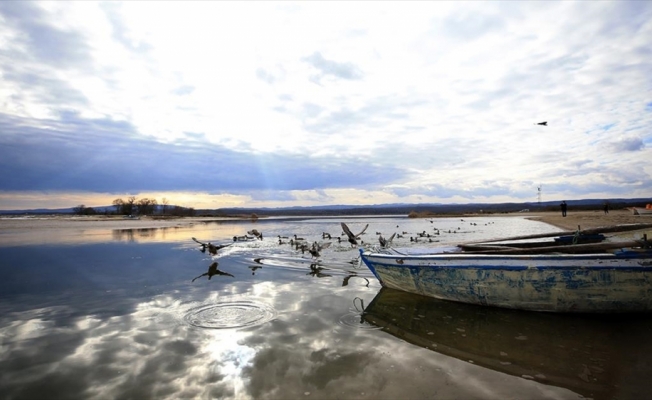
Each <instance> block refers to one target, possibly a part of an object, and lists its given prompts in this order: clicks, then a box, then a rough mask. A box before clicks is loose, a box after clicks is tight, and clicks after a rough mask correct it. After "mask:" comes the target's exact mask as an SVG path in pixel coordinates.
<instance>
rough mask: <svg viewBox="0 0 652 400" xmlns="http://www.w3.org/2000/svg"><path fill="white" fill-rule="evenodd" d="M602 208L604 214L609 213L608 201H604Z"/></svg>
mask: <svg viewBox="0 0 652 400" xmlns="http://www.w3.org/2000/svg"><path fill="white" fill-rule="evenodd" d="M602 209H603V210H604V213H605V214H609V203H607V202H606V201H605V202H604V207H602Z"/></svg>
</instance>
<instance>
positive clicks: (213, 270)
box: [192, 262, 234, 282]
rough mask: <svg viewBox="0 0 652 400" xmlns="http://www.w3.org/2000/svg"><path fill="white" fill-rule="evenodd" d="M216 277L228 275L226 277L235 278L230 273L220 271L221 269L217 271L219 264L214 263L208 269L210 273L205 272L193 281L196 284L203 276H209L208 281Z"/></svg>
mask: <svg viewBox="0 0 652 400" xmlns="http://www.w3.org/2000/svg"><path fill="white" fill-rule="evenodd" d="M214 275H226V276H230V277H231V278H234V276H233V275H231V274H229V273H228V272H224V271H220V270H219V269H217V262H213V263H212V264H211V265H210V266H209V267H208V272H205V273H203V274H201V275H199V276H198V277H196V278H195V279H193V280H192V281H193V282H194V281H196V280H197V279H199V278H201V277H202V276H208V279H209V280H210V279H211V278H212V277H213V276H214Z"/></svg>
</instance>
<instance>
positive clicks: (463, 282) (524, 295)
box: [360, 224, 652, 313]
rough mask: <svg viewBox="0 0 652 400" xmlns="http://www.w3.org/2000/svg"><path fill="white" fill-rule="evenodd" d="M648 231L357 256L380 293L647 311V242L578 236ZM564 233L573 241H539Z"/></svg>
mask: <svg viewBox="0 0 652 400" xmlns="http://www.w3.org/2000/svg"><path fill="white" fill-rule="evenodd" d="M651 227H652V224H632V225H626V226H625V225H619V226H614V227H604V228H597V230H590V231H588V230H587V231H583V232H580V231H579V230H578V232H575V233H574V234H573V233H572V232H562V233H559V232H557V233H552V234H540V235H530V236H522V237H516V238H506V239H496V240H489V241H485V242H481V243H468V244H461V245H458V246H450V247H440V248H425V249H421V250H416V251H415V250H413V249H409V250H407V249H395V248H385V249H383V248H380V249H372V250H365V249H360V255H361V259H362V261H363V262H364V264H365V265H366V266H367V267H368V268H369V269H370V270H371V272H372V273H373V274H374V275H375V276H376V278H377V279H378V280H379V281H380V283H381V285H382V286H383V287H388V288H392V289H397V290H402V291H405V292H409V293H415V294H420V295H424V296H429V297H434V298H437V299H442V300H450V301H457V302H462V303H469V304H478V305H485V306H495V307H503V308H512V309H521V310H530V311H549V312H569V313H571V312H574V313H617V312H648V311H652V243H651V242H649V241H648V240H647V237H646V236H644V237H643V238H642V239H641V240H630V241H617V242H610V241H602V240H601V241H599V242H597V243H595V242H593V243H582V241H581V240H580V239H579V238H580V237H581V236H582V235H594V234H598V233H600V234H603V233H609V232H623V231H628V230H632V231H633V230H638V229H648V228H651ZM598 230H601V231H602V232H599V231H598ZM569 235H573V236H575V237H577V238H578V240H576V241H573V240H571V241H570V242H569V241H568V240H565V239H564V240H562V241H561V243H562V244H560V241H554V240H553V241H551V240H547V239H550V238H554V237H558V238H560V237H564V236H569ZM590 238H591V239H592V240H594V239H595V237H593V236H590ZM542 239H546V240H542Z"/></svg>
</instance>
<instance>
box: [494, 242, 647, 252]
mask: <svg viewBox="0 0 652 400" xmlns="http://www.w3.org/2000/svg"><path fill="white" fill-rule="evenodd" d="M640 246H641V243H640V242H638V241H626V242H607V243H605V242H602V243H590V244H576V245H562V246H548V247H535V248H531V249H528V248H524V249H504V250H503V249H499V250H486V251H482V254H540V253H575V254H577V253H590V252H596V253H599V252H603V251H605V250H613V249H620V248H627V247H640Z"/></svg>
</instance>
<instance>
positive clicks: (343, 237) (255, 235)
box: [192, 219, 493, 285]
mask: <svg viewBox="0 0 652 400" xmlns="http://www.w3.org/2000/svg"><path fill="white" fill-rule="evenodd" d="M429 221H430V223H431V224H432V223H434V220H432V219H431V220H429ZM460 221H461V222H465V221H464V219H461V220H460ZM492 223H493V222H489V223H487V224H492ZM469 224H470V225H471V226H476V225H477V223H475V222H470V223H469ZM487 224H485V225H487ZM340 225H341V227H342V233H341V234H340V235H331V234H330V233H328V232H322V235H321V236H322V239H323V240H324V241H322V242H317V241H314V242H312V243H310V242H309V241H308V240H306V239H305V238H302V237H299V236H298V235H296V234H294V235H291V236H281V235H277V238H278V244H279V245H286V244H289V245H290V246H293V247H294V250H295V251H301V253H302V254H305V253H306V252H307V253H309V254H310V255H311V257H312V259H313V260H316V259H318V258H319V257H321V252H322V250H324V249H327V248H329V247H330V246H331V245H332V244H333V243H335V241H336V242H337V243H342V242H348V243H349V244H350V245H351V248H356V247H359V246H361V245H362V246H368V245H370V244H371V243H369V242H365V241H364V240H363V239H362V235H364V234H365V233H366V232H367V229H368V228H369V224H366V225H365V227H364V228H363V229H362V230H361V231H360V232H358V233H353V231H352V230H351V229H350V228H349V227H348V225H346V224H345V223H344V222H342V223H340ZM396 227H397V228H398V227H399V226H398V225H396ZM461 229H462V228H461V227H457V229H448V230H440V229H438V228H436V227H435V228H433V229H432V231H431V232H432V233H429V232H428V231H426V230H423V231H422V232H418V233H416V234H415V235H414V236H410V237H409V239H410V242H420V241H422V240H423V241H425V242H429V243H432V242H439V240H437V239H436V238H437V237H438V236H439V235H441V234H442V233H446V232H447V233H459V232H463V231H462V230H461ZM376 235H377V236H378V245H379V246H380V247H381V248H387V247H390V246H392V244H393V241H394V239H399V238H405V236H406V235H409V233H408V232H406V231H402V232H401V233H398V232H395V233H393V234H392V235H391V236H389V237H388V238H386V237H384V236H383V235H382V233H381V232H376ZM263 238H264V236H263V233H262V232H260V231H258V230H256V229H252V230H250V231H247V234H246V235H243V236H234V237H233V242H238V241H252V240H254V241H255V240H261V241H262V240H263ZM192 240H194V241H195V242H196V243H198V244H199V246H200V248H199V250H200V251H201V252H202V253H205V252H206V251H208V253H209V254H211V255H213V256H214V255H217V254H218V252H219V251H220V250H222V249H224V248H227V247H229V246H231V245H233V243H226V244H213V243H210V242H202V241H200V240H198V239H197V238H195V237H193V238H192ZM327 240H328V241H327ZM254 261H257V260H254ZM218 265H219V264H218V263H217V261H214V262H213V263H212V264H211V265H210V266H209V268H208V271H207V272H206V273H204V274H201V275H199V276H197V277H196V278H194V279H193V280H192V281H193V282H194V281H195V280H197V279H199V278H201V277H203V276H207V277H208V279H211V277H213V276H215V275H225V276H230V277H233V275H231V274H229V273H227V272H224V271H221V270H219V269H218V268H217V267H218ZM250 268H251V269H252V274H255V270H256V269H259V268H261V267H259V266H256V267H250ZM322 269H323V268H321V267H319V266H318V264H317V263H313V264H311V273H312V274H315V276H318V277H322V276H326V275H323V274H322V273H321V270H322ZM348 278H351V276H349V277H348ZM346 283H348V279H345V283H344V285H346Z"/></svg>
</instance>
